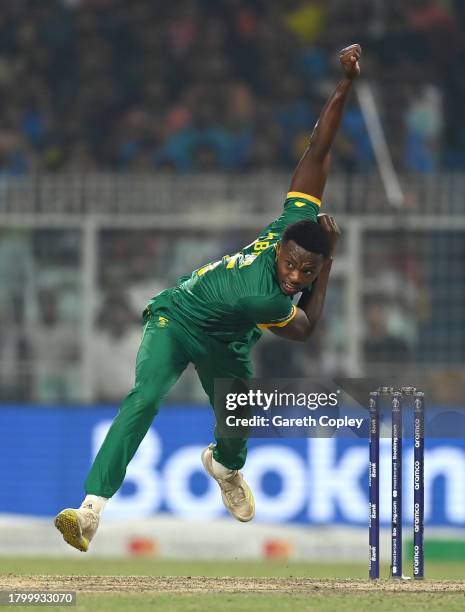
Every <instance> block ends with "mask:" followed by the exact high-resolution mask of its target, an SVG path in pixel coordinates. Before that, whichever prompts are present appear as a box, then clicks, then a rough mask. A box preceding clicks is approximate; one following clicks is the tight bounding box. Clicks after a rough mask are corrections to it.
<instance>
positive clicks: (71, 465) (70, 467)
mask: <svg viewBox="0 0 465 612" xmlns="http://www.w3.org/2000/svg"><path fill="white" fill-rule="evenodd" d="M116 411H117V409H116V408H115V407H107V406H96V407H89V406H85V407H73V408H70V407H55V406H54V407H39V406H14V405H8V406H3V407H0V431H1V434H2V435H1V444H0V466H1V474H2V476H1V487H0V513H8V514H19V515H31V516H53V515H54V514H56V513H57V512H58V511H59V510H61V509H62V508H64V507H69V506H71V507H72V506H76V505H79V503H80V501H81V499H82V495H83V482H84V479H85V477H86V474H87V471H88V469H89V466H90V464H91V462H92V459H93V457H94V456H95V454H96V452H97V450H98V448H99V446H100V444H101V442H102V440H103V438H104V436H105V433H106V431H107V430H108V427H109V425H110V423H111V421H112V419H113V418H114V416H115V414H116ZM212 430H213V415H212V412H211V409H209V408H206V407H205V408H204V407H195V406H169V407H165V408H164V409H162V410H161V412H160V414H159V415H158V417H157V418H156V420H155V422H154V424H153V425H152V427H151V429H150V430H149V432H148V434H147V436H146V437H145V439H144V441H143V442H142V444H141V446H140V448H139V450H138V452H137V454H136V455H135V457H134V459H133V461H132V462H131V464H130V466H129V468H128V471H127V476H126V480H125V482H124V484H123V487H122V488H121V489H120V491H119V492H118V493H117V494H116V495H115V496H114V497H113V499H112V500H111V502H110V503H109V504H108V506H107V509H106V511H105V514H106V516H107V517H112V518H118V517H121V518H123V517H132V518H137V517H146V516H150V515H153V514H155V513H158V512H167V513H171V514H173V515H176V516H179V517H184V518H186V519H189V518H194V517H202V518H214V517H219V516H221V515H222V514H224V513H225V510H224V508H223V506H222V503H221V497H220V495H219V491H218V487H217V484H216V483H215V482H214V481H213V480H212V479H211V478H209V477H208V476H206V475H205V473H204V471H203V469H202V465H201V461H200V453H201V451H202V449H203V448H204V447H205V446H206V445H207V444H208V443H210V442H211V441H212V437H211V436H212ZM404 451H405V460H404V469H405V471H404V479H405V482H404V484H405V488H404V498H405V505H406V507H405V510H406V512H405V516H406V519H407V518H408V516H410V508H411V505H412V499H411V496H412V494H413V486H412V481H411V478H412V476H413V474H412V472H413V470H412V469H411V466H412V444H411V440H405V442H404ZM381 455H382V457H381V519H382V522H384V524H385V525H387V524H388V523H389V520H390V440H389V439H387V438H386V439H382V441H381ZM367 472H368V442H367V439H366V438H364V439H350V438H348V437H345V438H344V437H336V436H335V437H330V438H287V439H284V438H281V439H279V438H275V439H270V438H267V439H251V440H250V441H249V454H248V459H247V463H246V466H245V468H244V473H245V475H246V478H247V480H248V482H249V483H250V485H251V486H252V489H253V491H254V494H255V499H256V506H257V520H258V521H262V522H268V523H270V522H281V523H282V522H294V523H306V524H309V525H311V524H313V525H316V524H342V525H354V526H362V525H365V526H366V524H367V509H368V483H367V481H368V478H367ZM425 499H426V501H425V520H426V522H427V524H428V525H437V526H448V527H460V526H461V527H464V526H465V440H464V439H463V438H462V439H459V438H457V439H452V438H447V439H445V438H434V439H428V438H427V440H426V458H425Z"/></svg>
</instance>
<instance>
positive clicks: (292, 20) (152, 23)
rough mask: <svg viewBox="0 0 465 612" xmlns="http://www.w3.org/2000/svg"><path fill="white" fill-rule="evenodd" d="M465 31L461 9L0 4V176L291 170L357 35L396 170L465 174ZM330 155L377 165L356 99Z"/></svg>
mask: <svg viewBox="0 0 465 612" xmlns="http://www.w3.org/2000/svg"><path fill="white" fill-rule="evenodd" d="M464 34H465V8H464V3H463V2H462V1H461V0H441V1H440V0H410V1H409V2H405V1H403V0H390V1H389V2H373V1H371V0H343V1H342V0H331V1H330V2H328V1H326V0H280V2H279V3H278V2H267V1H266V0H221V1H220V0H178V1H177V2H176V3H174V4H171V3H164V2H161V1H156V0H138V2H127V1H126V0H46V1H45V0H44V1H41V2H36V1H35V0H2V9H1V11H0V93H1V97H2V104H1V108H0V173H1V174H3V175H16V176H18V175H23V174H25V173H29V172H33V171H55V170H78V171H93V170H118V171H122V172H126V171H156V170H160V171H166V170H169V171H174V172H176V171H177V172H190V171H205V170H207V171H210V170H218V169H219V170H228V171H249V170H257V169H262V168H270V167H281V168H292V166H293V165H294V164H295V162H296V159H297V158H298V157H299V155H300V154H301V152H302V150H303V148H304V147H305V146H306V143H307V142H308V134H309V129H310V127H311V126H312V124H313V122H314V121H315V118H316V113H317V111H318V109H319V108H320V107H321V102H322V100H323V99H324V98H325V96H326V94H327V91H328V87H329V86H330V85H331V83H332V81H333V79H334V78H335V70H334V68H335V65H334V62H333V56H334V52H335V50H336V49H337V48H340V47H342V46H345V45H346V44H348V43H350V42H352V41H354V40H356V41H358V42H360V43H361V44H362V45H363V47H364V48H365V51H366V53H365V57H364V62H365V65H364V76H365V77H367V78H368V79H370V81H371V82H372V83H373V85H374V86H375V89H376V90H377V92H378V94H379V95H378V102H379V103H380V110H381V112H382V117H383V121H384V125H385V128H386V131H387V133H388V137H389V144H390V146H391V148H392V152H393V155H394V160H395V163H396V164H397V165H398V166H399V167H403V168H405V169H407V170H409V171H415V172H421V173H431V172H434V171H435V170H436V169H438V168H447V169H456V168H463V167H465V152H464V151H465V146H464V145H465V125H464V122H463V121H462V108H463V107H464V104H465V85H464V82H463V79H462V69H463V60H464V57H465V35H464ZM426 57H427V58H428V61H425V58H426ZM431 58H432V60H431ZM334 157H335V163H336V166H339V167H340V168H341V169H343V170H345V171H349V172H350V171H362V172H366V171H369V170H370V169H371V168H372V167H373V164H374V160H373V153H372V149H371V145H370V141H369V138H368V135H367V132H366V128H365V125H364V121H363V118H362V116H361V113H360V110H359V108H358V106H357V104H356V103H355V100H354V102H353V103H352V105H351V106H350V108H349V109H348V111H347V113H346V116H345V119H344V124H343V127H342V130H341V135H340V138H339V139H338V142H337V145H336V150H335V156H334Z"/></svg>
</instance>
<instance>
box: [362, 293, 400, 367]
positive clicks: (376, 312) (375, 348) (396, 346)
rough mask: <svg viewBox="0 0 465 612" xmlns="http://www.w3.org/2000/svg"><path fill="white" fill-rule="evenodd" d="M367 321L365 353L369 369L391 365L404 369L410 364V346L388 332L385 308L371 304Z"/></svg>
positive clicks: (366, 316)
mask: <svg viewBox="0 0 465 612" xmlns="http://www.w3.org/2000/svg"><path fill="white" fill-rule="evenodd" d="M365 319H366V323H367V331H366V338H365V341H364V344H363V351H364V358H365V363H366V364H367V367H368V368H370V367H371V366H372V365H373V364H390V365H391V366H392V365H394V366H395V365H397V366H398V367H399V368H402V367H403V366H404V365H405V364H406V363H408V360H409V348H408V344H407V342H405V340H403V339H402V338H399V337H397V336H394V335H393V334H391V333H390V332H389V331H388V329H387V319H386V314H385V310H384V308H383V306H382V305H381V304H380V303H377V302H372V303H371V304H369V305H368V307H367V309H366V314H365Z"/></svg>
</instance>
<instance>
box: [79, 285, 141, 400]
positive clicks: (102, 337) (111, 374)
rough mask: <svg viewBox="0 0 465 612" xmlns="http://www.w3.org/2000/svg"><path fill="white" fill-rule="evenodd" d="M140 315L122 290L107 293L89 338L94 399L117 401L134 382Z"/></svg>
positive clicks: (139, 336)
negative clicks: (115, 292) (93, 330)
mask: <svg viewBox="0 0 465 612" xmlns="http://www.w3.org/2000/svg"><path fill="white" fill-rule="evenodd" d="M140 338H141V326H140V317H138V316H137V315H136V314H135V312H134V311H133V310H132V308H131V307H130V305H129V300H128V298H127V297H125V295H124V294H122V293H119V294H107V295H106V296H105V298H104V300H103V303H102V307H101V311H100V314H99V316H98V318H97V322H96V327H95V332H94V335H93V337H92V341H91V345H90V347H91V352H92V359H91V361H92V372H93V376H94V389H93V391H94V400H96V401H101V402H116V401H117V402H120V401H121V400H122V399H123V398H124V397H125V396H126V395H127V393H128V392H129V391H130V390H131V388H132V387H133V385H134V372H135V363H136V356H137V351H138V349H139V344H140Z"/></svg>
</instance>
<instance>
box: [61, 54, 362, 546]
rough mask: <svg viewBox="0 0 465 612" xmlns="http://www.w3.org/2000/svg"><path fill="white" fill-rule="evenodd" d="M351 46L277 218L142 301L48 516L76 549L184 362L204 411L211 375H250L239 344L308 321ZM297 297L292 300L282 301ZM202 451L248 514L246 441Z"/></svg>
mask: <svg viewBox="0 0 465 612" xmlns="http://www.w3.org/2000/svg"><path fill="white" fill-rule="evenodd" d="M360 56H361V48H360V46H359V45H357V44H355V45H351V46H350V47H347V48H346V49H343V50H342V51H341V52H340V55H339V58H340V63H341V66H342V72H343V77H342V79H341V81H340V82H339V84H338V85H337V87H336V89H335V91H334V93H333V94H332V95H331V97H330V98H329V99H328V101H327V102H326V105H325V106H324V108H323V110H322V111H321V114H320V117H319V119H318V122H317V123H316V125H315V128H314V130H313V133H312V136H311V139H310V144H309V146H308V148H307V150H306V151H305V153H304V155H303V157H302V159H301V160H300V162H299V164H298V166H297V168H296V170H295V172H294V175H293V177H292V180H291V184H290V189H289V193H288V194H287V197H286V200H285V202H284V210H283V213H282V214H281V216H280V217H278V218H277V219H275V220H274V221H273V222H272V223H271V224H270V225H268V227H266V228H265V229H264V230H263V232H262V233H261V234H260V236H259V237H258V238H257V240H255V241H254V242H253V243H252V244H250V245H249V246H247V247H245V248H243V249H242V250H241V251H239V252H238V253H236V254H233V255H231V256H229V255H226V256H224V257H223V258H222V259H221V260H219V261H216V262H213V263H209V264H208V265H205V266H203V267H202V268H199V269H198V270H195V271H194V272H193V273H192V275H191V276H190V277H183V278H181V279H179V281H178V282H177V284H176V286H175V287H172V288H170V289H166V290H165V291H162V292H161V293H160V294H158V295H157V296H155V297H154V298H153V299H152V300H150V302H149V304H148V306H147V308H146V309H145V311H144V315H143V320H144V328H143V335H142V341H141V345H140V348H139V352H138V355H137V360H136V377H135V385H134V387H133V389H132V390H131V391H130V392H129V394H128V395H127V397H126V399H125V400H124V401H123V404H122V406H121V408H120V410H119V412H118V415H117V416H116V418H115V420H114V421H113V423H112V425H111V427H110V429H109V431H108V433H107V436H106V438H105V440H104V442H103V444H102V446H101V448H100V450H99V452H98V454H97V456H96V458H95V461H94V463H93V465H92V467H91V469H90V472H89V474H88V476H87V479H86V481H85V492H86V497H85V499H84V501H83V502H82V504H81V506H80V508H78V509H72V508H67V509H65V510H63V511H62V512H60V513H59V514H58V515H57V516H56V518H55V526H56V527H57V528H58V530H59V531H60V532H61V533H62V534H63V537H64V539H65V541H66V542H67V543H68V544H70V545H71V546H74V547H75V548H77V549H78V550H81V551H87V549H88V547H89V542H90V541H91V540H92V538H93V537H94V535H95V533H96V531H97V527H98V524H99V519H100V514H101V512H102V509H103V507H104V505H105V503H106V502H107V500H108V499H109V498H111V497H112V496H113V495H114V494H115V493H116V491H118V489H119V488H120V486H121V484H122V482H123V479H124V477H125V474H126V468H127V466H128V464H129V462H130V461H131V459H132V457H133V456H134V454H135V452H136V450H137V448H138V447H139V445H140V443H141V441H142V440H143V438H144V436H145V434H146V433H147V430H148V429H149V427H150V425H151V423H152V421H153V419H154V417H155V415H156V414H157V412H158V409H159V406H160V404H161V402H162V400H163V398H164V397H165V395H166V394H167V392H168V391H169V389H170V388H171V387H172V386H173V385H174V383H175V382H176V381H177V380H178V378H179V376H180V375H181V374H182V372H183V371H184V369H185V368H186V366H187V365H188V364H189V363H190V362H192V363H193V364H194V365H195V367H196V369H197V372H198V375H199V378H200V381H201V383H202V386H203V388H204V390H205V392H206V393H207V395H208V397H209V399H210V402H211V404H212V406H213V407H214V410H215V411H216V413H215V416H216V420H217V423H218V422H220V419H221V418H222V415H221V414H219V413H218V411H219V410H220V408H218V407H215V405H214V399H213V398H214V381H215V378H232V379H247V378H251V376H252V367H251V360H250V349H251V347H252V346H253V345H254V344H255V342H256V341H257V340H258V339H259V338H260V336H261V335H262V333H263V332H262V330H263V329H269V330H270V331H272V332H273V333H275V334H277V335H278V336H282V337H283V338H287V339H289V340H296V341H301V342H304V341H306V340H307V339H308V338H309V337H310V335H311V334H312V332H313V330H314V328H315V325H316V323H317V321H318V319H319V318H320V315H321V312H322V309H323V304H324V300H325V294H326V287H327V284H328V279H329V274H330V270H331V264H332V258H333V252H334V248H335V245H336V242H337V240H338V237H339V235H340V231H339V228H338V226H337V224H336V222H335V221H334V219H333V217H331V216H330V215H327V214H319V210H320V205H321V198H322V195H323V190H324V187H325V183H326V178H327V175H328V171H329V165H330V164H329V162H330V149H331V145H332V143H333V141H334V138H335V135H336V132H337V129H338V127H339V124H340V122H341V118H342V114H343V111H344V105H345V102H346V100H347V97H348V95H349V92H350V90H351V88H352V82H353V80H354V79H355V78H356V77H357V76H358V75H359V73H360V67H359V59H360ZM299 293H300V294H301V296H300V298H299V299H298V302H297V305H295V304H294V303H293V297H294V296H296V294H299ZM216 434H217V435H216V436H215V444H211V445H210V446H209V447H208V448H206V449H205V450H204V451H203V453H202V463H203V465H204V468H205V470H206V471H207V472H208V474H209V475H210V476H211V477H212V478H214V479H215V480H216V481H217V483H218V485H219V487H220V490H221V495H222V498H223V503H224V505H225V506H226V508H227V510H228V511H229V512H230V513H231V514H232V515H233V516H234V517H235V518H236V519H237V520H239V521H243V522H246V521H250V520H251V519H252V518H253V516H254V513H255V506H254V498H253V494H252V491H251V490H250V488H249V486H248V485H247V483H246V482H245V480H244V478H243V476H242V474H241V472H240V471H239V470H240V469H241V468H242V466H243V465H244V463H245V460H246V454H247V439H246V438H224V437H221V436H220V435H219V433H218V427H217V429H216Z"/></svg>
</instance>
